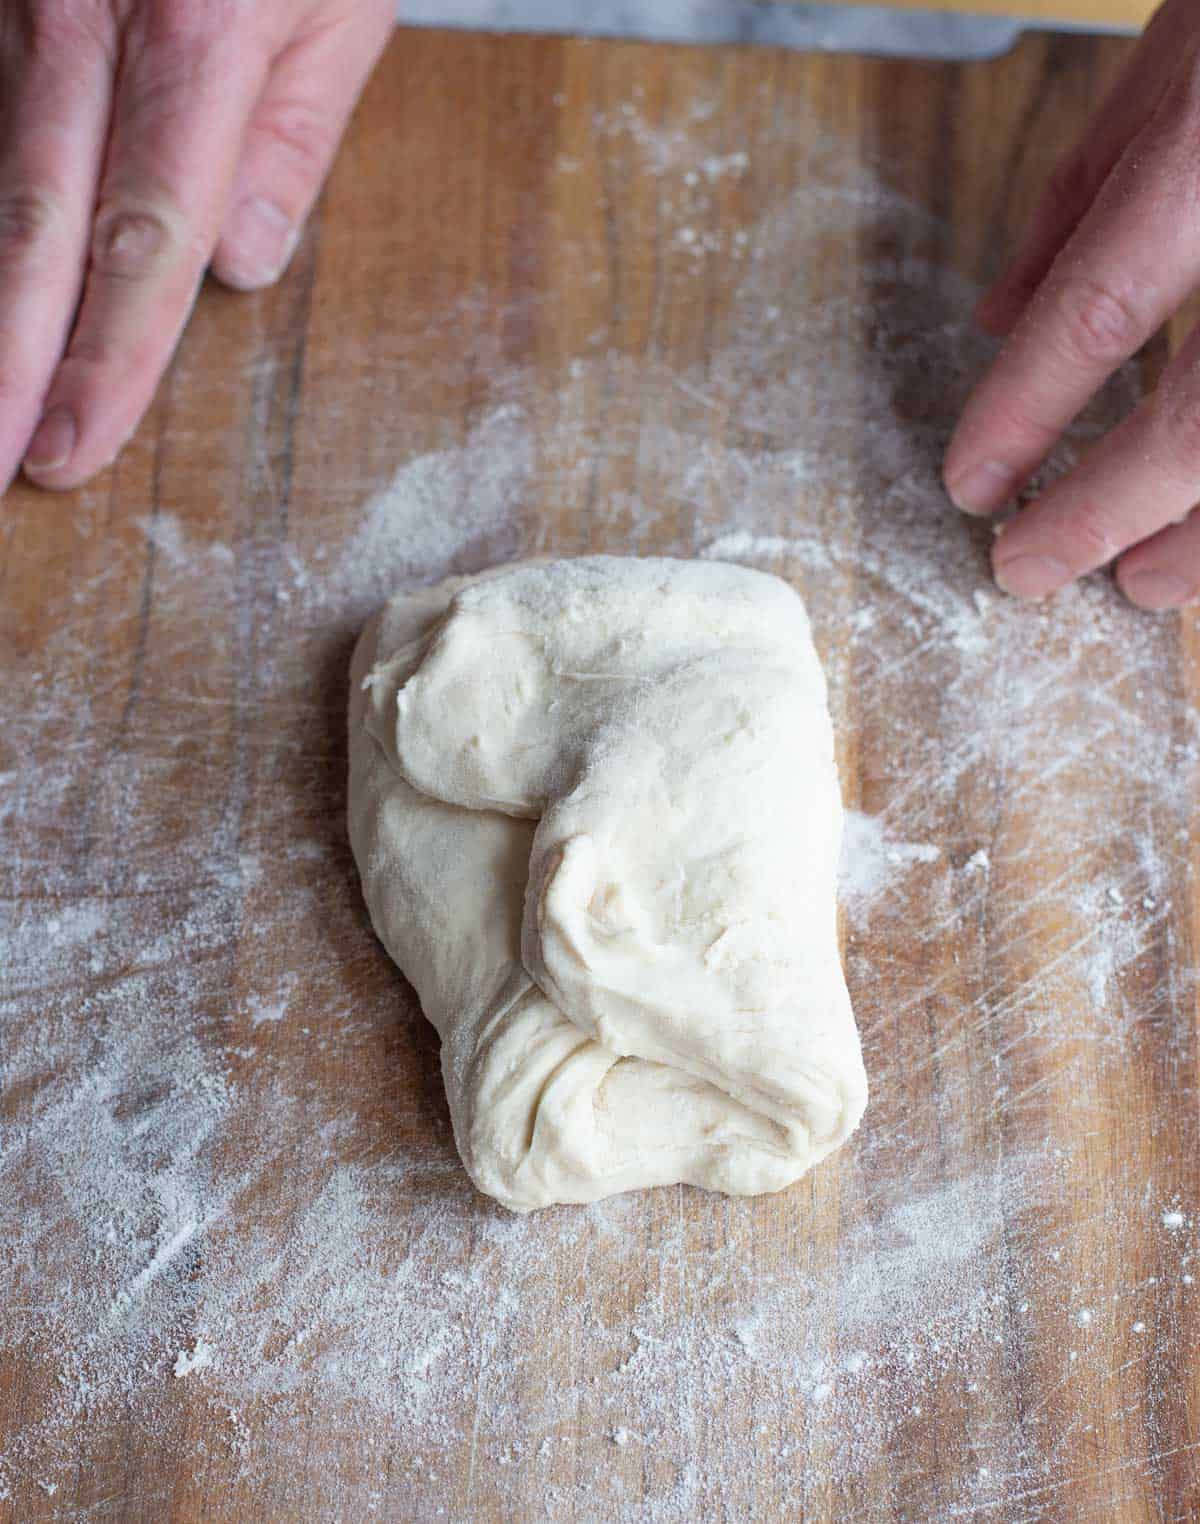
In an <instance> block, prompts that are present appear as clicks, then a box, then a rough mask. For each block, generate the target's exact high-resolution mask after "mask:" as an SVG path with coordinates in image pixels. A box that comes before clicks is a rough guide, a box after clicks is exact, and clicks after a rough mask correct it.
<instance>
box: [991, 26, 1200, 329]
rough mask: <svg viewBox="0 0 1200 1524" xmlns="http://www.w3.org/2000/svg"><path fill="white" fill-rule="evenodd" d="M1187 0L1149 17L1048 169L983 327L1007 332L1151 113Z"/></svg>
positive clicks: (1169, 67) (1170, 68) (1174, 57)
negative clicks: (1083, 126)
mask: <svg viewBox="0 0 1200 1524" xmlns="http://www.w3.org/2000/svg"><path fill="white" fill-rule="evenodd" d="M1191 3H1192V0H1168V4H1166V5H1164V6H1163V7H1162V8H1161V9H1160V10H1159V11H1158V13H1157V14H1156V15H1155V16H1154V17H1153V19H1152V20H1151V22H1150V24H1149V26H1148V27H1147V28H1146V30H1145V32H1144V33H1143V34H1142V38H1141V40H1140V41H1139V43H1138V45H1137V47H1136V49H1135V50H1134V53H1133V56H1132V57H1131V58H1130V60H1129V62H1128V63H1127V64H1126V65H1125V67H1124V69H1122V71H1121V73H1120V75H1119V76H1118V78H1117V81H1116V83H1115V84H1114V85H1113V87H1112V89H1111V90H1110V91H1109V92H1108V94H1107V95H1106V97H1105V98H1104V100H1103V101H1102V102H1101V104H1100V106H1099V108H1098V110H1097V111H1096V113H1095V115H1094V117H1093V118H1092V120H1091V122H1090V123H1089V124H1088V128H1087V131H1086V133H1085V134H1084V137H1083V139H1082V140H1081V141H1080V142H1079V143H1078V144H1077V145H1076V146H1075V148H1073V149H1072V151H1071V152H1070V153H1069V154H1067V156H1066V157H1065V158H1064V159H1062V160H1061V161H1060V162H1059V164H1058V166H1057V167H1056V169H1055V170H1054V172H1053V174H1052V175H1051V176H1050V182H1049V184H1048V185H1047V187H1046V191H1045V193H1044V195H1043V196H1042V198H1041V200H1040V201H1039V203H1038V205H1037V208H1036V210H1035V211H1034V214H1033V219H1032V221H1031V223H1030V228H1029V232H1028V233H1027V234H1026V236H1025V239H1024V240H1023V242H1022V245H1021V248H1020V250H1019V252H1018V253H1017V255H1016V257H1015V258H1014V260H1013V261H1012V263H1011V264H1010V265H1009V267H1008V269H1007V270H1005V271H1004V273H1003V274H1002V275H1001V276H1000V277H999V279H998V280H996V282H995V283H994V284H993V285H992V286H991V288H990V289H989V290H988V291H987V292H985V294H984V296H983V297H982V298H981V300H980V302H979V305H978V306H977V307H976V309H975V317H976V321H977V322H978V323H979V324H980V326H981V327H982V328H984V329H986V330H987V332H989V333H991V334H994V335H996V336H997V337H1001V336H1003V335H1005V334H1007V333H1009V332H1011V330H1012V327H1013V325H1014V324H1015V323H1016V321H1017V319H1018V318H1019V317H1020V315H1021V313H1022V312H1023V311H1024V309H1025V307H1026V306H1027V305H1028V303H1029V300H1030V298H1031V297H1032V296H1033V294H1034V292H1035V291H1036V290H1037V288H1038V286H1040V285H1041V283H1042V281H1043V280H1044V279H1045V277H1046V275H1047V273H1048V272H1049V270H1050V266H1051V265H1052V264H1053V263H1054V260H1055V258H1056V257H1057V255H1058V253H1059V251H1060V250H1061V249H1062V247H1063V245H1064V244H1065V243H1066V242H1067V240H1068V239H1069V238H1070V236H1071V234H1072V233H1073V232H1074V231H1075V229H1076V228H1077V227H1078V226H1079V223H1080V222H1081V221H1082V220H1083V217H1084V215H1085V213H1086V212H1087V211H1088V209H1089V207H1090V206H1091V205H1092V202H1093V201H1094V200H1095V198H1096V194H1097V192H1098V191H1099V189H1100V187H1101V186H1102V185H1103V184H1104V182H1105V180H1107V178H1108V176H1109V175H1110V174H1111V173H1112V170H1113V169H1114V168H1115V166H1116V164H1117V161H1118V160H1119V159H1120V157H1121V155H1122V154H1123V153H1124V152H1125V150H1126V149H1127V148H1128V147H1129V144H1130V143H1131V142H1132V141H1133V139H1134V138H1135V137H1136V136H1137V134H1138V133H1139V132H1140V131H1141V130H1142V128H1143V127H1144V126H1145V125H1146V123H1147V122H1148V121H1149V120H1150V117H1151V116H1152V115H1153V113H1154V110H1155V107H1156V106H1157V105H1158V102H1159V101H1160V100H1161V98H1162V95H1163V92H1164V91H1165V89H1166V88H1167V85H1168V83H1169V81H1170V79H1171V75H1172V74H1173V72H1174V69H1175V66H1176V64H1177V62H1178V52H1179V41H1178V39H1179V36H1180V34H1181V29H1182V15H1183V6H1184V5H1185V4H1191ZM1188 25H1189V28H1190V18H1189V22H1188ZM1184 35H1186V33H1184Z"/></svg>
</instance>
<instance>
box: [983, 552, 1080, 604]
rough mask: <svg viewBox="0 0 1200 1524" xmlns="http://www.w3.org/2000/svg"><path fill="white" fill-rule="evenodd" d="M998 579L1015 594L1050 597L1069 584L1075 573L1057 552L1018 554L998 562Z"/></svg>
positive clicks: (1005, 588)
mask: <svg viewBox="0 0 1200 1524" xmlns="http://www.w3.org/2000/svg"><path fill="white" fill-rule="evenodd" d="M995 572H996V581H997V582H998V583H999V584H1000V586H1001V587H1002V588H1003V589H1004V591H1005V592H1006V593H1011V594H1012V595H1013V597H1014V598H1046V597H1048V596H1049V595H1050V594H1051V593H1056V592H1058V590H1059V588H1060V587H1066V585H1067V583H1068V582H1070V581H1071V579H1072V576H1073V575H1074V574H1073V573H1072V571H1071V568H1070V567H1069V566H1067V565H1066V564H1065V563H1064V562H1062V561H1059V560H1057V559H1056V558H1055V557H1054V556H1034V555H1018V556H1014V557H1013V558H1012V560H1011V561H997V562H996V563H995Z"/></svg>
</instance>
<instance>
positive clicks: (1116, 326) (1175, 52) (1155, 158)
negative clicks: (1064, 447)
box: [944, 0, 1200, 609]
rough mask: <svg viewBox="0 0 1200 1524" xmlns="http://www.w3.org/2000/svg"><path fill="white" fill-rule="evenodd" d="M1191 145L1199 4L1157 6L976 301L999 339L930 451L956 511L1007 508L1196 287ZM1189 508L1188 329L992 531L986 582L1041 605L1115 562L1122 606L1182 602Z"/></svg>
mask: <svg viewBox="0 0 1200 1524" xmlns="http://www.w3.org/2000/svg"><path fill="white" fill-rule="evenodd" d="M1198 146H1200V7H1198V6H1197V5H1196V4H1195V0H1167V3H1166V4H1165V5H1164V6H1163V7H1162V8H1161V9H1160V10H1159V11H1158V12H1157V14H1156V15H1155V17H1154V19H1153V20H1152V21H1151V23H1150V25H1149V27H1148V28H1147V30H1146V33H1145V35H1144V37H1143V38H1142V40H1141V42H1140V43H1139V45H1138V47H1137V49H1136V51H1135V52H1134V54H1133V57H1132V58H1131V60H1130V62H1129V64H1128V66H1127V67H1126V69H1125V71H1124V73H1123V75H1122V76H1121V78H1120V79H1119V80H1118V82H1117V84H1116V86H1115V88H1114V89H1113V91H1112V93H1111V94H1110V95H1109V96H1108V98H1107V100H1106V101H1105V102H1104V103H1103V105H1102V106H1101V108H1100V110H1099V112H1098V113H1097V115H1096V117H1095V118H1094V120H1093V121H1092V123H1091V125H1090V127H1089V128H1088V130H1087V132H1086V134H1085V136H1084V139H1083V141H1082V143H1081V144H1080V145H1079V146H1078V147H1077V148H1076V149H1075V150H1074V151H1073V152H1072V153H1071V154H1069V155H1068V156H1067V158H1066V159H1065V160H1064V161H1063V162H1062V163H1061V164H1060V165H1059V167H1058V169H1057V171H1056V172H1055V174H1054V176H1053V178H1052V180H1051V182H1050V186H1049V188H1048V190H1047V191H1046V194H1045V196H1044V197H1043V199H1042V202H1041V204H1040V206H1039V208H1038V210H1037V213H1036V215H1035V217H1034V220H1033V225H1032V228H1031V231H1030V233H1029V236H1028V240H1027V242H1026V244H1025V246H1024V248H1023V249H1022V250H1021V252H1020V253H1019V255H1018V257H1017V259H1016V261H1015V263H1014V264H1013V265H1012V266H1011V267H1010V268H1009V270H1008V271H1007V272H1006V273H1005V274H1004V275H1003V276H1002V277H1001V278H1000V280H999V281H998V282H997V283H996V284H995V285H994V286H993V287H992V289H991V290H990V291H989V292H988V293H987V295H986V296H985V297H984V299H983V301H982V302H981V303H980V307H979V309H978V312H977V317H978V320H979V321H980V323H981V324H982V326H983V327H985V328H987V329H988V330H989V331H991V332H993V333H995V334H997V335H1006V336H1007V342H1006V344H1005V346H1004V349H1003V350H1002V351H1001V353H1000V355H999V357H998V358H997V360H996V361H995V363H994V365H993V366H992V368H991V370H990V371H989V372H988V374H987V375H986V376H985V377H984V379H983V381H982V382H981V383H980V384H979V386H978V388H977V389H976V390H975V392H974V393H973V395H972V396H971V398H970V400H969V401H968V403H967V405H966V408H965V410H964V412H963V415H962V418H961V419H960V421H959V424H958V428H957V430H956V432H955V434H954V438H953V439H952V440H951V443H950V447H949V449H948V451H947V454H946V460H945V466H944V478H945V482H946V487H947V490H948V492H949V493H950V496H951V498H952V499H953V500H954V501H955V502H956V503H957V504H958V506H959V507H960V508H962V509H963V510H964V511H965V512H968V513H977V514H983V513H991V512H994V511H995V510H996V509H998V508H1000V507H1002V506H1003V505H1004V504H1005V503H1006V502H1008V501H1009V500H1010V499H1011V498H1012V497H1013V495H1014V493H1015V492H1016V490H1017V489H1018V488H1019V487H1020V486H1021V485H1022V484H1023V483H1024V482H1025V481H1027V480H1028V478H1029V477H1030V476H1031V475H1032V474H1033V472H1034V471H1035V470H1036V469H1037V467H1038V466H1039V465H1040V464H1041V462H1042V461H1043V460H1044V459H1045V457H1046V456H1047V454H1048V453H1049V452H1050V450H1051V448H1052V446H1053V445H1054V444H1055V442H1056V441H1057V440H1058V438H1059V436H1060V435H1061V434H1062V432H1063V430H1064V429H1065V428H1066V427H1067V425H1068V424H1069V423H1070V421H1071V420H1072V419H1073V418H1074V417H1075V415H1076V414H1077V413H1078V412H1079V411H1080V410H1081V409H1082V408H1083V406H1084V405H1085V403H1086V402H1087V401H1088V399H1089V398H1090V397H1091V396H1092V395H1093V393H1094V392H1096V391H1097V389H1098V388H1099V387H1100V385H1101V384H1102V383H1103V381H1104V380H1105V379H1106V378H1107V377H1108V376H1109V375H1111V374H1112V372H1113V371H1114V370H1116V369H1117V367H1118V366H1119V365H1121V364H1122V363H1123V362H1124V361H1126V360H1127V359H1129V358H1130V356H1131V355H1133V354H1134V353H1136V351H1137V350H1138V349H1139V348H1140V347H1141V346H1142V345H1143V344H1144V343H1145V342H1146V340H1147V339H1149V338H1150V337H1151V335H1152V334H1153V333H1154V332H1155V330H1156V329H1157V328H1158V327H1159V326H1160V325H1161V324H1162V323H1164V322H1165V321H1166V320H1167V318H1169V317H1170V316H1171V314H1172V313H1173V312H1174V311H1175V310H1176V309H1177V308H1178V307H1179V306H1181V305H1182V303H1183V302H1184V300H1185V299H1186V298H1187V297H1188V296H1189V294H1190V293H1191V292H1193V291H1194V290H1195V289H1196V287H1197V285H1200V158H1198V157H1197V147H1198ZM1198 500H1200V331H1198V332H1196V333H1193V334H1192V335H1191V336H1190V338H1189V339H1188V340H1187V342H1186V343H1185V344H1184V346H1183V348H1182V349H1181V351H1180V352H1179V354H1178V355H1176V356H1175V358H1174V359H1173V360H1172V362H1171V363H1170V364H1169V366H1168V367H1167V369H1166V371H1165V373H1164V375H1163V378H1162V381H1161V383H1160V384H1159V387H1158V390H1157V391H1156V392H1155V394H1154V395H1153V396H1151V397H1148V398H1147V399H1146V400H1145V401H1144V402H1143V403H1142V404H1141V405H1140V406H1139V407H1138V408H1137V409H1136V410H1135V411H1134V412H1133V413H1132V414H1131V415H1130V417H1128V418H1127V419H1126V420H1125V421H1124V422H1123V423H1121V424H1120V425H1119V426H1118V427H1117V428H1115V429H1114V430H1113V431H1112V432H1111V433H1110V434H1108V435H1107V437H1106V438H1104V439H1103V440H1101V441H1100V442H1099V443H1098V444H1096V445H1095V446H1094V447H1093V448H1092V449H1091V450H1090V451H1089V452H1088V453H1087V455H1085V457H1084V458H1083V460H1082V461H1081V462H1080V463H1079V465H1077V466H1076V467H1075V469H1074V470H1073V471H1071V472H1070V474H1069V475H1067V476H1066V477H1064V478H1063V479H1062V480H1061V481H1060V482H1057V483H1056V484H1055V485H1054V486H1053V487H1051V488H1050V489H1049V490H1048V491H1046V492H1045V493H1044V494H1043V495H1042V496H1041V498H1040V499H1039V500H1038V501H1037V502H1035V503H1034V504H1033V505H1032V506H1030V507H1027V508H1025V509H1023V511H1022V512H1021V513H1019V514H1018V515H1017V516H1016V517H1015V518H1014V519H1013V520H1011V521H1010V522H1009V523H1008V524H1007V525H1006V526H1005V527H1004V529H1003V530H1002V531H1001V533H1000V535H999V537H998V538H997V540H996V544H995V547H994V549H993V566H994V569H995V573H996V579H997V581H998V582H999V584H1000V586H1001V587H1003V588H1004V589H1006V590H1007V591H1008V592H1010V593H1013V594H1016V595H1017V596H1018V597H1031V598H1037V597H1043V596H1045V595H1047V594H1049V593H1052V592H1054V591H1056V590H1057V589H1058V588H1060V587H1063V586H1065V585H1066V584H1067V583H1068V582H1070V581H1072V580H1073V579H1074V578H1075V577H1078V576H1080V575H1082V574H1083V573H1085V572H1089V571H1093V570H1095V569H1096V568H1098V567H1101V566H1104V565H1106V564H1107V563H1108V562H1110V561H1112V560H1114V559H1115V558H1117V557H1120V560H1119V564H1118V567H1117V581H1118V583H1119V585H1120V586H1121V588H1122V590H1123V591H1124V592H1125V594H1126V596H1127V597H1129V598H1130V599H1131V600H1132V601H1133V602H1134V603H1137V604H1140V605H1141V606H1142V607H1143V608H1148V609H1165V608H1172V607H1176V606H1179V605H1181V604H1184V603H1188V602H1190V601H1192V600H1193V599H1195V598H1197V597H1198V596H1200V514H1197V513H1190V510H1191V509H1192V508H1193V506H1194V505H1195V504H1196V502H1197V501H1198ZM1189 513H1190V517H1188V515H1189ZM1131 547H1132V548H1131Z"/></svg>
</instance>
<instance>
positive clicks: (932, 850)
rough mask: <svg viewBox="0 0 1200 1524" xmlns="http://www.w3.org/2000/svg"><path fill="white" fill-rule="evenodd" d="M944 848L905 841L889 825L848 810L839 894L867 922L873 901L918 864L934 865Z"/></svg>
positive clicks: (839, 878)
mask: <svg viewBox="0 0 1200 1524" xmlns="http://www.w3.org/2000/svg"><path fill="white" fill-rule="evenodd" d="M940 856H941V851H940V848H938V847H937V846H935V845H934V844H933V843H932V842H927V841H921V842H917V841H901V840H897V839H896V838H894V837H891V836H889V834H888V830H887V826H886V825H885V823H884V822H883V821H882V820H880V819H878V818H876V817H873V816H871V815H864V814H863V813H862V811H861V810H847V811H846V824H845V830H844V833H843V836H842V861H841V870H840V872H839V875H838V893H839V896H840V898H841V899H842V900H844V901H845V902H846V904H847V905H848V907H849V909H850V911H851V913H852V914H853V915H855V916H856V918H858V917H861V918H862V919H864V920H865V919H866V917H867V915H868V913H869V911H870V907H871V904H872V902H873V901H875V900H876V899H878V897H879V896H880V895H881V894H882V893H883V892H884V891H885V890H886V888H887V886H888V883H889V882H890V881H891V880H892V879H893V878H898V877H900V876H902V875H903V874H905V873H906V872H907V871H908V870H909V869H910V868H913V867H915V866H916V865H917V864H918V863H934V862H937V860H938V858H939V857H940Z"/></svg>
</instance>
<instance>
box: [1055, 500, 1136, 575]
mask: <svg viewBox="0 0 1200 1524" xmlns="http://www.w3.org/2000/svg"><path fill="white" fill-rule="evenodd" d="M1056 530H1057V537H1058V540H1059V542H1060V544H1061V545H1062V547H1063V550H1064V551H1065V555H1064V558H1063V559H1065V560H1066V562H1067V564H1068V565H1069V566H1070V567H1071V568H1072V569H1073V570H1076V571H1081V572H1083V571H1091V570H1092V569H1093V568H1094V567H1097V566H1106V565H1107V564H1108V562H1109V561H1111V560H1112V559H1113V558H1114V556H1117V555H1119V554H1120V552H1121V551H1122V550H1124V548H1125V545H1126V542H1127V538H1128V537H1127V536H1125V535H1122V534H1121V532H1120V529H1119V527H1118V525H1117V524H1116V522H1114V519H1113V515H1112V510H1111V509H1108V508H1105V507H1103V506H1101V505H1100V504H1099V503H1097V502H1095V501H1094V500H1090V501H1089V500H1085V501H1083V502H1081V503H1079V504H1077V505H1074V506H1072V507H1070V508H1067V509H1065V510H1064V511H1063V513H1062V515H1061V517H1060V518H1059V521H1058V524H1057V525H1056Z"/></svg>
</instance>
